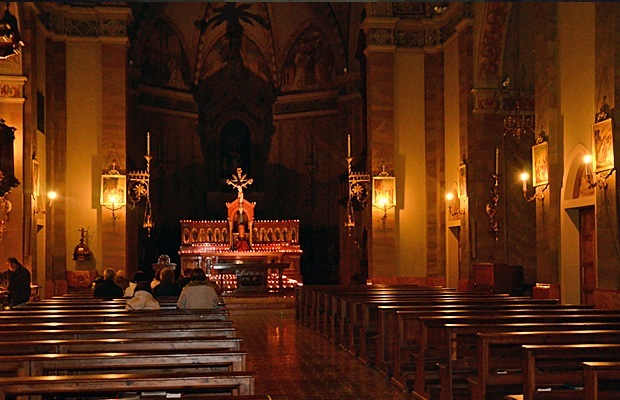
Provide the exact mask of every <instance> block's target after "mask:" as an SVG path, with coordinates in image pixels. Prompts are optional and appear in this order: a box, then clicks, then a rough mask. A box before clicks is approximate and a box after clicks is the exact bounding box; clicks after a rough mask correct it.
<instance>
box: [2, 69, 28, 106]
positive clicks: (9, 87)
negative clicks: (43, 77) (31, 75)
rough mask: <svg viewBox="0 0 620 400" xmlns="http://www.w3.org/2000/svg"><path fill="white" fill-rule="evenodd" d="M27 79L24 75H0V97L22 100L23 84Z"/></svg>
mask: <svg viewBox="0 0 620 400" xmlns="http://www.w3.org/2000/svg"><path fill="white" fill-rule="evenodd" d="M27 81H28V78H26V77H25V76H19V75H0V99H2V100H6V99H20V100H21V101H23V100H24V85H25V84H26V82H27ZM0 101H1V100H0Z"/></svg>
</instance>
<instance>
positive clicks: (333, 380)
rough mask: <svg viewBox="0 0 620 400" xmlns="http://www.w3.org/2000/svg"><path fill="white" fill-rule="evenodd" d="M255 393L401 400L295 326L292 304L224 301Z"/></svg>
mask: <svg viewBox="0 0 620 400" xmlns="http://www.w3.org/2000/svg"><path fill="white" fill-rule="evenodd" d="M227 303H228V304H229V310H230V316H231V319H232V320H233V321H234V323H235V326H236V327H237V330H238V335H239V336H240V337H242V338H243V342H244V344H243V349H244V350H246V351H247V353H248V369H249V370H253V371H256V373H257V375H256V393H260V394H269V395H270V396H271V397H272V399H273V400H327V399H330V400H404V399H410V398H411V397H410V396H408V395H406V394H404V393H402V392H401V391H399V390H397V389H396V388H394V387H393V386H392V385H391V384H390V383H389V382H388V381H387V380H386V379H385V378H383V377H382V376H381V375H379V374H378V373H377V372H376V371H375V370H373V369H372V368H369V367H365V366H363V365H362V364H360V363H359V361H357V360H356V359H354V358H353V357H352V356H351V355H350V354H349V353H347V352H345V351H344V350H341V349H339V348H338V347H337V346H335V345H334V344H332V343H331V342H329V341H328V340H326V339H325V338H323V337H321V336H320V335H318V334H317V333H315V332H314V331H312V330H310V329H308V328H306V327H304V326H301V325H299V324H297V322H296V321H295V310H294V309H293V308H292V304H293V303H292V299H291V298H290V297H289V298H288V299H286V298H269V297H266V298H260V299H253V300H249V299H234V298H231V299H228V300H227Z"/></svg>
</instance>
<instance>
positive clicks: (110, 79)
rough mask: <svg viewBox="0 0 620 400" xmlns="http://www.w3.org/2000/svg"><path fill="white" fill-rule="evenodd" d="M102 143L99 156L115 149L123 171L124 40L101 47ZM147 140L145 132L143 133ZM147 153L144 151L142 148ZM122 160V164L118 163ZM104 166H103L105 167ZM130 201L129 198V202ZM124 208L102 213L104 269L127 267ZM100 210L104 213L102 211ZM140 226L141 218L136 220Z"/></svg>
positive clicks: (124, 120)
mask: <svg viewBox="0 0 620 400" xmlns="http://www.w3.org/2000/svg"><path fill="white" fill-rule="evenodd" d="M101 68H102V73H101V86H102V87H101V113H102V115H101V117H102V118H101V143H102V149H101V152H102V153H103V154H102V155H104V157H105V154H106V153H108V152H110V150H111V149H114V150H115V151H114V156H116V157H119V158H120V160H119V161H117V162H121V164H122V165H123V167H125V168H126V165H127V164H126V161H125V160H126V159H127V154H126V132H127V130H126V117H125V114H126V110H127V107H126V98H127V96H126V87H127V82H126V75H127V70H126V68H127V42H126V40H125V39H120V40H119V39H116V40H110V39H108V40H106V41H105V42H104V43H102V44H101ZM144 136H145V137H146V132H144ZM144 151H145V154H146V148H145V149H144ZM121 160H122V161H121ZM104 167H106V166H104ZM128 201H129V199H128ZM126 210H127V208H126V207H125V208H123V209H121V210H118V211H116V214H117V216H118V217H117V218H116V220H112V219H111V218H110V217H109V215H106V214H108V213H106V212H103V218H102V224H103V227H102V228H103V229H102V232H103V237H102V254H101V261H102V264H103V267H104V268H106V267H113V268H114V269H118V268H121V269H124V268H125V267H126V264H127V230H128V229H132V230H135V227H131V228H130V227H128V226H127V225H126V223H127V219H126V215H127V211H126ZM102 211H103V210H102ZM139 221H140V222H139V223H140V227H141V226H142V218H139Z"/></svg>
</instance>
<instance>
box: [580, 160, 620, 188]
mask: <svg viewBox="0 0 620 400" xmlns="http://www.w3.org/2000/svg"><path fill="white" fill-rule="evenodd" d="M583 163H584V164H585V173H586V180H587V181H588V185H589V186H590V187H591V188H593V187H595V186H596V187H598V188H599V189H606V188H607V178H609V177H610V176H611V174H613V173H614V171H615V170H616V168H612V169H610V170H609V171H608V172H607V174H605V175H604V176H601V175H599V174H598V173H596V174H595V173H594V172H593V169H592V163H593V159H592V155H590V154H586V155H585V156H583Z"/></svg>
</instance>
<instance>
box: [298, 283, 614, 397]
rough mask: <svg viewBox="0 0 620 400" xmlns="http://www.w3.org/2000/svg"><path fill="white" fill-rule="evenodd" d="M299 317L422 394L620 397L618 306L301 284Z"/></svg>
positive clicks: (415, 288)
mask: <svg viewBox="0 0 620 400" xmlns="http://www.w3.org/2000/svg"><path fill="white" fill-rule="evenodd" d="M296 317H297V319H298V322H299V323H300V324H303V325H305V326H307V327H309V328H311V329H313V330H315V331H317V332H318V333H320V334H321V335H323V336H325V337H326V338H327V339H329V340H331V341H332V342H334V343H335V344H337V345H339V346H341V347H342V348H343V349H346V350H347V351H348V352H349V353H351V354H352V355H354V356H356V357H357V358H358V359H359V360H360V361H361V362H363V363H364V364H367V365H371V366H373V367H374V368H375V369H376V370H377V371H379V372H380V373H381V374H383V375H385V376H386V377H388V378H389V379H390V380H391V381H392V382H393V383H394V384H395V385H396V386H397V387H399V388H402V389H404V390H409V391H411V392H412V396H413V398H415V399H442V400H451V399H474V400H485V399H502V398H504V397H505V396H511V397H506V398H510V399H517V398H520V399H527V400H530V399H547V398H548V399H572V398H579V399H582V398H585V399H587V400H589V399H591V398H595V397H583V396H584V393H591V392H592V391H594V392H596V393H597V394H596V395H597V396H599V397H596V398H616V399H618V398H620V385H618V382H620V381H618V380H617V379H616V378H617V371H618V370H617V368H616V369H615V367H616V366H617V363H618V362H620V349H619V347H620V346H619V345H620V312H619V311H618V310H596V309H593V308H592V307H590V306H583V305H560V304H558V301H557V300H536V299H532V298H529V297H513V296H508V295H504V294H493V293H472V292H465V291H456V290H452V289H445V288H441V287H426V286H393V287H389V286H374V285H373V286H303V287H302V288H299V289H298V290H297V293H296ZM585 362H588V364H584V363H585ZM586 365H587V368H586ZM585 371H588V372H587V373H588V379H585V380H584V374H586V372H585ZM614 379H616V382H614ZM594 384H596V388H595V389H593V388H592V385H594ZM584 385H586V386H588V385H589V386H588V387H584ZM581 388H583V390H580V389H581ZM515 394H517V396H515ZM519 396H520V397H519ZM588 396H594V395H591V394H588ZM614 396H615V397H614Z"/></svg>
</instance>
